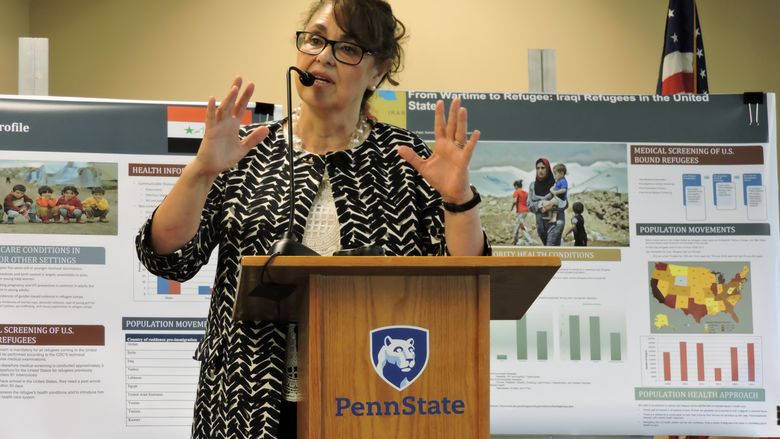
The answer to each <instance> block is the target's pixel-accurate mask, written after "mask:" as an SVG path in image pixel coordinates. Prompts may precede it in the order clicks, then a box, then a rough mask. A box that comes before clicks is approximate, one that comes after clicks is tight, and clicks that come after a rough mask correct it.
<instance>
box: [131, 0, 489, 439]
mask: <svg viewBox="0 0 780 439" xmlns="http://www.w3.org/2000/svg"><path fill="white" fill-rule="evenodd" d="M404 35H405V28H404V26H403V24H402V23H401V22H400V21H399V20H397V19H396V18H395V17H394V16H393V13H392V10H391V8H390V5H389V4H388V3H387V2H385V1H381V0H343V1H341V0H328V1H321V2H317V3H315V4H313V5H312V6H311V8H310V9H309V11H308V14H307V19H306V20H305V22H304V25H303V28H302V30H300V31H299V32H297V34H296V40H295V41H296V46H297V48H298V54H297V61H296V67H297V68H299V69H301V70H303V71H306V72H308V73H310V74H311V75H313V76H314V78H315V80H314V84H313V85H311V86H310V87H305V86H304V85H302V84H299V83H298V81H296V84H297V85H296V87H297V92H298V95H299V97H300V101H301V104H300V107H299V108H297V109H296V110H295V111H294V112H293V116H292V120H282V121H278V122H271V123H267V124H259V125H253V126H248V127H243V128H242V127H240V126H239V120H240V114H241V113H242V112H243V111H244V109H245V108H246V105H247V103H248V102H249V100H250V98H251V96H252V93H253V90H254V85H253V84H252V83H248V84H247V85H246V86H245V87H242V84H243V82H242V79H241V78H240V77H237V78H236V79H235V80H234V81H233V84H232V86H231V88H230V90H229V91H228V93H227V95H226V96H225V98H224V99H223V100H222V101H221V102H220V105H219V106H217V104H216V100H215V99H214V97H211V98H210V99H209V102H208V107H207V116H206V131H205V134H204V137H203V141H202V143H201V145H200V148H199V150H198V153H197V155H196V157H195V159H194V160H193V161H192V162H190V163H189V164H188V165H187V166H186V167H185V168H184V170H183V172H182V174H181V176H180V178H179V179H178V181H177V183H176V184H175V186H174V187H173V188H172V189H171V192H170V194H169V195H168V196H167V197H166V198H165V200H164V201H163V202H162V203H161V204H160V206H159V207H158V208H157V210H156V211H155V213H154V214H153V216H152V218H150V219H149V220H148V221H147V222H146V224H145V225H144V226H143V227H142V229H141V230H140V232H139V234H138V236H137V237H136V246H137V251H138V255H139V258H140V260H141V261H142V262H143V264H144V265H145V266H146V267H147V268H148V269H149V271H151V272H152V273H154V274H156V275H159V276H163V277H167V278H170V279H175V280H179V281H184V280H187V279H189V278H191V277H192V276H193V275H194V274H195V273H196V272H197V271H198V270H199V269H200V267H201V266H203V265H204V264H206V263H207V262H208V259H209V256H210V254H211V251H212V250H213V249H214V248H215V247H216V246H219V256H218V267H217V274H216V278H215V280H214V287H213V292H212V297H211V304H210V310H209V316H208V321H207V328H206V333H205V336H204V338H203V341H202V342H201V343H200V344H199V346H198V348H197V350H196V353H195V358H196V359H197V360H199V361H201V369H200V378H199V382H198V392H197V397H196V402H195V415H194V420H193V427H192V436H193V437H194V438H209V439H213V438H222V437H229V438H275V437H283V438H294V437H295V401H297V400H298V399H299V395H298V394H297V382H296V379H297V372H296V370H295V366H294V365H295V364H296V362H295V343H294V339H295V338H294V329H295V326H294V324H292V323H289V322H275V321H251V322H247V321H234V320H232V318H231V314H232V309H233V303H234V300H235V297H236V289H237V284H238V273H239V271H240V259H241V257H242V256H243V255H262V254H268V252H269V248H270V247H271V246H272V245H273V244H274V243H275V242H276V241H278V240H279V239H280V238H281V237H282V236H283V235H284V233H285V232H286V229H287V215H286V212H287V211H288V208H289V203H291V202H293V203H295V204H294V212H295V222H294V224H295V227H294V229H293V230H292V232H293V235H294V236H295V237H296V238H297V239H298V240H299V241H301V242H302V243H303V244H305V245H306V246H308V247H309V248H311V249H313V250H314V251H316V252H317V253H319V254H322V255H330V254H333V253H334V252H336V251H340V250H349V249H354V248H359V247H363V246H376V247H381V248H382V249H383V250H384V252H385V254H387V255H405V256H412V255H446V254H451V255H483V254H488V253H489V251H490V249H489V246H488V244H487V240H486V238H485V235H484V233H483V231H482V227H481V224H480V220H479V210H478V207H477V205H478V203H479V194H477V193H476V191H475V190H474V189H473V188H472V187H471V186H470V185H469V178H468V164H469V160H470V159H471V155H472V153H473V151H474V148H475V146H476V144H477V140H478V139H479V131H474V133H473V134H472V136H471V137H470V138H469V137H468V136H467V114H466V109H465V108H461V107H460V101H459V100H455V101H453V102H452V104H451V106H450V108H449V114H448V115H447V116H446V117H445V111H444V104H443V103H442V102H441V101H440V102H438V103H437V105H436V110H435V118H434V130H435V142H436V143H435V148H434V151H433V153H432V152H431V151H430V150H429V149H428V147H427V146H426V145H425V143H423V141H422V140H420V139H419V138H418V137H417V136H415V135H414V134H412V133H411V132H409V131H406V130H404V129H401V128H398V127H395V126H391V125H387V124H383V123H379V122H375V121H373V120H372V119H371V118H370V117H369V115H368V112H367V111H368V108H367V100H368V98H369V97H370V96H371V95H372V94H373V92H374V90H376V88H377V87H379V86H380V85H381V84H382V83H383V81H385V80H387V81H389V82H390V83H392V84H397V82H396V81H395V79H394V76H395V75H396V74H397V73H398V71H399V70H400V68H401V59H402V49H401V46H400V41H401V40H402V39H403V37H404ZM288 123H292V124H293V129H294V133H293V136H292V137H293V138H292V139H287V138H286V136H285V132H286V125H287V124H288ZM289 144H292V145H293V147H294V165H295V174H296V175H295V177H296V178H295V191H294V193H295V195H294V197H292V201H291V199H290V198H291V197H290V195H289V194H290V193H292V191H290V190H289V189H290V188H289V184H290V183H289V174H288V172H289V171H288V170H287V169H288V168H287V161H288V160H287V148H288V145H289Z"/></svg>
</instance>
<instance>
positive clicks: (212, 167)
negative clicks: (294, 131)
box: [193, 76, 268, 178]
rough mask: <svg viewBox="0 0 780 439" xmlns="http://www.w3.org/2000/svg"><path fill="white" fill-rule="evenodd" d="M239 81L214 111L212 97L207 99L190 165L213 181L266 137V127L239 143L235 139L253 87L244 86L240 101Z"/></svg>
mask: <svg viewBox="0 0 780 439" xmlns="http://www.w3.org/2000/svg"><path fill="white" fill-rule="evenodd" d="M241 83H242V80H241V77H240V76H236V79H234V80H233V85H232V86H231V87H230V91H229V92H228V94H227V96H225V99H223V100H222V102H220V105H219V107H217V103H216V99H215V98H214V96H211V97H210V98H209V103H208V107H207V108H206V130H205V133H204V134H203V140H202V141H201V143H200V148H199V149H198V154H197V156H195V160H194V161H193V165H194V166H195V168H196V169H197V172H198V174H200V175H204V176H207V177H209V178H216V176H217V175H219V173H220V172H222V171H225V170H227V169H230V168H231V167H233V166H234V165H235V164H236V163H238V161H239V160H241V159H242V158H243V157H244V156H245V155H246V154H247V153H248V152H249V150H251V149H252V148H254V147H255V145H257V144H258V143H260V142H262V141H263V140H264V139H265V138H266V136H268V127H266V126H262V127H259V128H257V129H256V130H254V131H252V132H251V133H250V134H249V135H248V136H246V137H245V138H244V139H243V140H242V139H241V138H239V136H238V130H239V128H240V126H241V116H242V115H243V113H244V111H245V110H246V106H247V104H248V103H249V99H250V98H251V97H252V93H253V92H254V90H255V85H254V84H253V83H251V82H250V83H249V84H247V86H246V88H245V89H244V91H243V92H241V97H240V98H238V100H236V98H237V96H238V93H239V91H241Z"/></svg>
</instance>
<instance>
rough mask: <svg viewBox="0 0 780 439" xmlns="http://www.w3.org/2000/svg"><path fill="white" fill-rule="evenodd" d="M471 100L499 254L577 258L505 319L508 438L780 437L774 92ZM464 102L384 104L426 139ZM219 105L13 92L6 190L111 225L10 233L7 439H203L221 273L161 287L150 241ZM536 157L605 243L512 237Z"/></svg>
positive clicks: (1, 289) (497, 366)
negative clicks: (201, 367)
mask: <svg viewBox="0 0 780 439" xmlns="http://www.w3.org/2000/svg"><path fill="white" fill-rule="evenodd" d="M458 95H459V96H460V97H462V98H464V105H466V106H467V107H468V108H469V114H470V119H469V126H470V128H479V129H480V130H481V131H482V140H481V141H480V145H479V147H478V148H477V151H476V153H475V155H474V157H473V159H472V162H471V169H470V176H471V180H472V182H473V183H474V184H475V186H476V187H477V189H478V190H479V191H480V193H481V194H482V196H483V203H482V205H481V215H482V220H483V224H484V225H485V227H486V229H487V231H488V233H489V234H490V236H491V240H492V242H493V245H494V254H498V255H501V254H504V255H534V256H536V255H554V256H560V257H561V258H562V260H563V267H562V269H561V271H560V272H559V274H557V275H556V277H555V278H554V279H553V281H552V282H551V283H550V285H549V286H548V287H547V288H546V289H545V291H544V292H543V293H542V296H541V298H540V300H539V301H538V303H537V304H535V305H534V307H532V309H531V311H530V312H529V314H528V315H527V317H526V318H525V319H523V320H521V321H508V322H493V323H492V327H491V331H492V336H491V374H492V376H491V384H492V390H491V405H492V408H491V432H492V433H493V434H496V435H502V434H587V435H595V434H623V435H625V434H630V435H663V434H705V435H706V434H719V435H734V436H780V427H779V426H778V425H777V417H776V408H777V406H778V405H780V377H778V375H779V374H777V373H776V367H777V364H778V359H779V358H778V351H779V350H780V335H779V334H780V330H779V329H778V323H777V318H776V317H777V315H779V314H780V305H779V302H780V299H779V298H778V296H779V292H778V285H779V284H780V283H779V282H778V278H777V276H778V275H777V273H778V268H780V267H778V258H777V254H778V224H779V222H778V206H777V169H776V160H777V157H776V151H777V149H776V127H775V126H774V121H775V114H774V111H775V97H774V95H767V96H766V104H762V105H760V111H759V113H758V114H759V116H758V118H755V114H750V118H749V113H748V111H749V110H748V107H747V106H746V105H745V104H743V103H742V97H741V96H739V95H722V96H707V97H706V100H705V98H704V97H700V98H697V99H698V100H684V99H685V98H679V97H678V98H672V97H666V98H664V97H654V96H600V95H542V94H527V93H459V94H458ZM453 97H454V94H453V93H443V92H413V91H409V92H392V91H380V92H379V93H378V96H377V99H376V100H374V102H373V103H372V107H371V108H372V110H371V111H372V112H373V113H374V114H375V115H377V116H378V117H379V118H380V119H381V120H383V121H388V122H390V123H394V124H396V125H400V126H404V127H407V128H409V129H411V130H413V131H415V132H417V133H419V134H420V136H421V137H423V138H424V139H426V140H430V138H431V134H432V133H431V129H432V127H433V113H432V107H433V105H434V103H435V101H436V100H437V99H445V101H446V100H448V99H451V98H453ZM691 99H692V98H691ZM193 108H194V109H193ZM198 108H199V109H198ZM202 111H203V104H202V103H201V104H193V103H163V102H134V101H107V100H100V101H96V100H83V99H26V98H20V97H16V96H4V97H0V128H1V129H0V152H1V153H2V158H1V159H0V187H1V188H2V191H3V194H2V195H3V196H5V195H6V194H7V193H9V192H11V188H12V187H13V185H15V184H25V185H26V187H27V191H28V195H29V196H30V197H31V198H33V199H36V198H37V197H38V193H37V189H38V188H39V187H40V186H43V185H48V186H50V187H52V188H53V191H54V192H55V194H56V195H59V192H60V191H61V190H62V189H63V188H64V186H65V185H66V184H68V183H70V185H73V186H75V187H77V189H78V190H79V192H80V196H82V197H83V198H86V197H88V196H89V195H91V194H90V192H91V189H90V188H92V187H94V185H95V184H98V183H99V184H100V185H101V187H103V188H104V189H105V190H106V198H107V199H108V200H109V203H110V205H109V208H110V209H109V213H108V214H107V216H106V218H105V219H106V220H107V222H100V221H99V218H98V219H97V220H95V221H92V222H86V221H85V223H84V224H79V223H78V222H77V221H69V223H67V224H63V223H62V222H59V223H58V222H50V223H45V224H44V223H28V222H26V221H25V219H24V218H21V219H18V220H17V221H15V223H14V224H5V223H4V224H0V413H3V415H2V416H3V419H8V420H12V421H11V422H4V427H3V430H2V433H1V434H0V437H3V435H6V434H7V435H8V437H16V436H20V435H22V434H24V435H25V436H29V437H55V436H56V437H60V438H64V439H66V438H69V437H73V438H77V437H78V438H85V437H105V436H111V437H117V438H141V437H143V438H155V437H159V438H174V437H181V438H184V437H188V435H189V425H190V421H191V418H192V402H193V400H194V389H195V380H196V374H197V370H198V363H197V362H195V361H194V360H192V353H193V351H194V348H195V345H196V344H197V342H198V341H199V340H200V338H201V337H202V334H203V328H204V325H205V316H206V313H207V308H208V297H209V293H210V285H211V278H212V277H213V275H214V269H213V267H212V266H206V267H205V268H204V269H203V270H201V272H200V273H198V275H197V276H196V277H195V278H194V279H192V280H190V281H188V282H186V283H183V284H178V283H176V282H171V281H167V280H164V279H160V278H156V277H155V276H152V275H150V274H149V273H147V272H146V271H145V270H144V269H143V267H141V266H140V265H139V263H138V261H137V259H136V257H135V251H134V244H133V239H134V236H135V234H136V232H137V230H138V228H139V227H140V225H141V224H142V223H143V221H144V220H145V219H146V218H147V217H148V216H149V214H150V213H151V212H152V210H153V209H154V208H155V207H156V206H157V204H158V203H159V202H160V200H161V199H162V198H163V197H164V196H165V194H166V193H167V191H168V190H169V189H170V187H171V186H172V185H173V183H174V182H175V179H176V176H177V175H178V173H179V172H180V170H181V168H182V167H183V166H184V165H185V164H186V163H187V162H188V161H189V160H190V159H191V157H192V155H191V154H192V153H193V152H194V151H195V149H194V148H196V147H197V143H198V137H199V135H202V125H198V124H199V123H200V122H199V121H202V120H203V119H202ZM276 115H277V116H278V115H279V108H278V107H277V108H276ZM259 117H260V116H258V115H257V114H255V113H254V112H253V111H250V115H249V120H256V119H257V118H259ZM750 119H756V120H754V121H752V122H749V120H750ZM538 157H546V158H548V159H549V160H550V161H551V162H553V164H555V163H557V162H561V163H565V164H566V165H567V168H568V170H569V173H568V175H567V179H568V181H569V184H570V189H571V193H570V197H571V203H570V206H569V207H568V208H567V210H566V211H564V212H563V213H562V217H563V218H565V222H566V224H569V223H570V220H571V213H572V212H571V205H572V204H573V203H574V202H575V201H579V202H582V203H583V205H584V206H585V212H584V214H583V217H584V220H585V225H586V230H587V232H588V236H589V244H590V246H588V247H585V248H583V247H574V246H573V245H572V241H571V240H566V239H564V240H563V242H562V244H563V245H562V246H560V247H543V246H541V245H540V242H539V241H540V240H539V237H538V234H537V233H536V230H535V225H536V223H535V221H533V220H532V219H531V217H530V216H528V217H526V219H525V222H524V224H525V225H526V226H527V231H528V232H529V237H530V238H526V239H525V241H523V242H520V243H518V241H516V240H515V239H514V228H515V225H516V220H517V218H516V214H515V213H514V212H513V210H512V201H513V198H512V194H513V189H514V188H513V187H512V183H513V182H514V181H515V180H518V179H523V181H524V183H525V188H526V189H527V188H528V185H529V184H530V183H531V182H532V181H533V180H534V165H535V160H536V159H537V158H538ZM6 177H7V178H8V180H9V181H7V180H6ZM96 179H99V181H98V180H96ZM6 219H7V218H6V217H5V216H4V217H3V220H4V222H5V220H6ZM93 220H94V218H93ZM524 238H525V237H524ZM212 263H213V262H212ZM702 282H709V283H710V286H711V288H715V291H716V293H715V294H709V293H707V291H708V290H707V289H706V288H703V287H702V285H705V284H703V283H702ZM723 291H730V292H731V294H729V295H728V297H727V296H724V295H723V294H722V292H723ZM686 294H687V296H688V300H687V301H686V300H683V299H680V297H685V296H686ZM737 296H739V299H738V300H736V299H735V298H736V297H737ZM724 300H725V302H724ZM702 301H703V303H704V308H702V304H701V303H700V302H702ZM732 301H733V303H732ZM721 302H724V303H721ZM720 307H722V308H723V310H720ZM718 371H719V372H718ZM735 378H736V379H735ZM561 420H565V422H561ZM17 421H18V422H17Z"/></svg>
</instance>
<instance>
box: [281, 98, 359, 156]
mask: <svg viewBox="0 0 780 439" xmlns="http://www.w3.org/2000/svg"><path fill="white" fill-rule="evenodd" d="M300 117H301V107H298V108H296V109H295V110H293V112H292V123H293V128H295V127H297V126H298V119H300ZM370 129H371V124H370V123H369V122H368V118H367V117H366V115H365V114H363V113H360V120H358V123H357V126H355V131H353V132H352V137H350V139H349V143H348V144H347V147H346V148H345V150H349V149H353V148H356V147H358V146H360V144H361V143H363V139H364V138H365V136H366V133H367V132H368V131H369V130H370ZM293 147H294V148H295V149H300V150H304V151H305V150H306V148H305V146H304V144H303V140H301V138H300V137H298V135H297V134H296V133H293Z"/></svg>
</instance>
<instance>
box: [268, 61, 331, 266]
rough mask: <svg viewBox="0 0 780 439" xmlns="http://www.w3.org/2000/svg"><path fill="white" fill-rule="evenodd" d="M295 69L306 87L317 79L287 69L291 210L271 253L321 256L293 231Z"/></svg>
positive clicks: (302, 72)
mask: <svg viewBox="0 0 780 439" xmlns="http://www.w3.org/2000/svg"><path fill="white" fill-rule="evenodd" d="M293 71H295V72H296V73H298V78H299V80H300V81H301V84H303V86H304V87H311V86H312V85H313V84H314V81H315V78H314V75H312V74H311V73H309V72H307V71H304V70H301V69H299V68H297V67H294V66H291V67H290V68H289V69H287V143H288V150H287V151H288V156H287V157H288V165H289V167H290V194H289V195H290V210H289V212H288V222H287V231H286V232H284V235H282V239H280V240H278V241H276V242H275V243H274V244H273V245H272V246H271V248H270V250H269V253H270V254H271V255H281V256H320V254H319V253H317V252H315V251H314V250H312V249H310V248H309V247H306V246H305V245H303V244H301V243H300V242H298V241H297V240H296V239H295V234H294V233H293V227H294V226H295V203H294V201H295V166H294V165H293V120H292V87H291V85H290V80H291V77H292V72H293Z"/></svg>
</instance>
